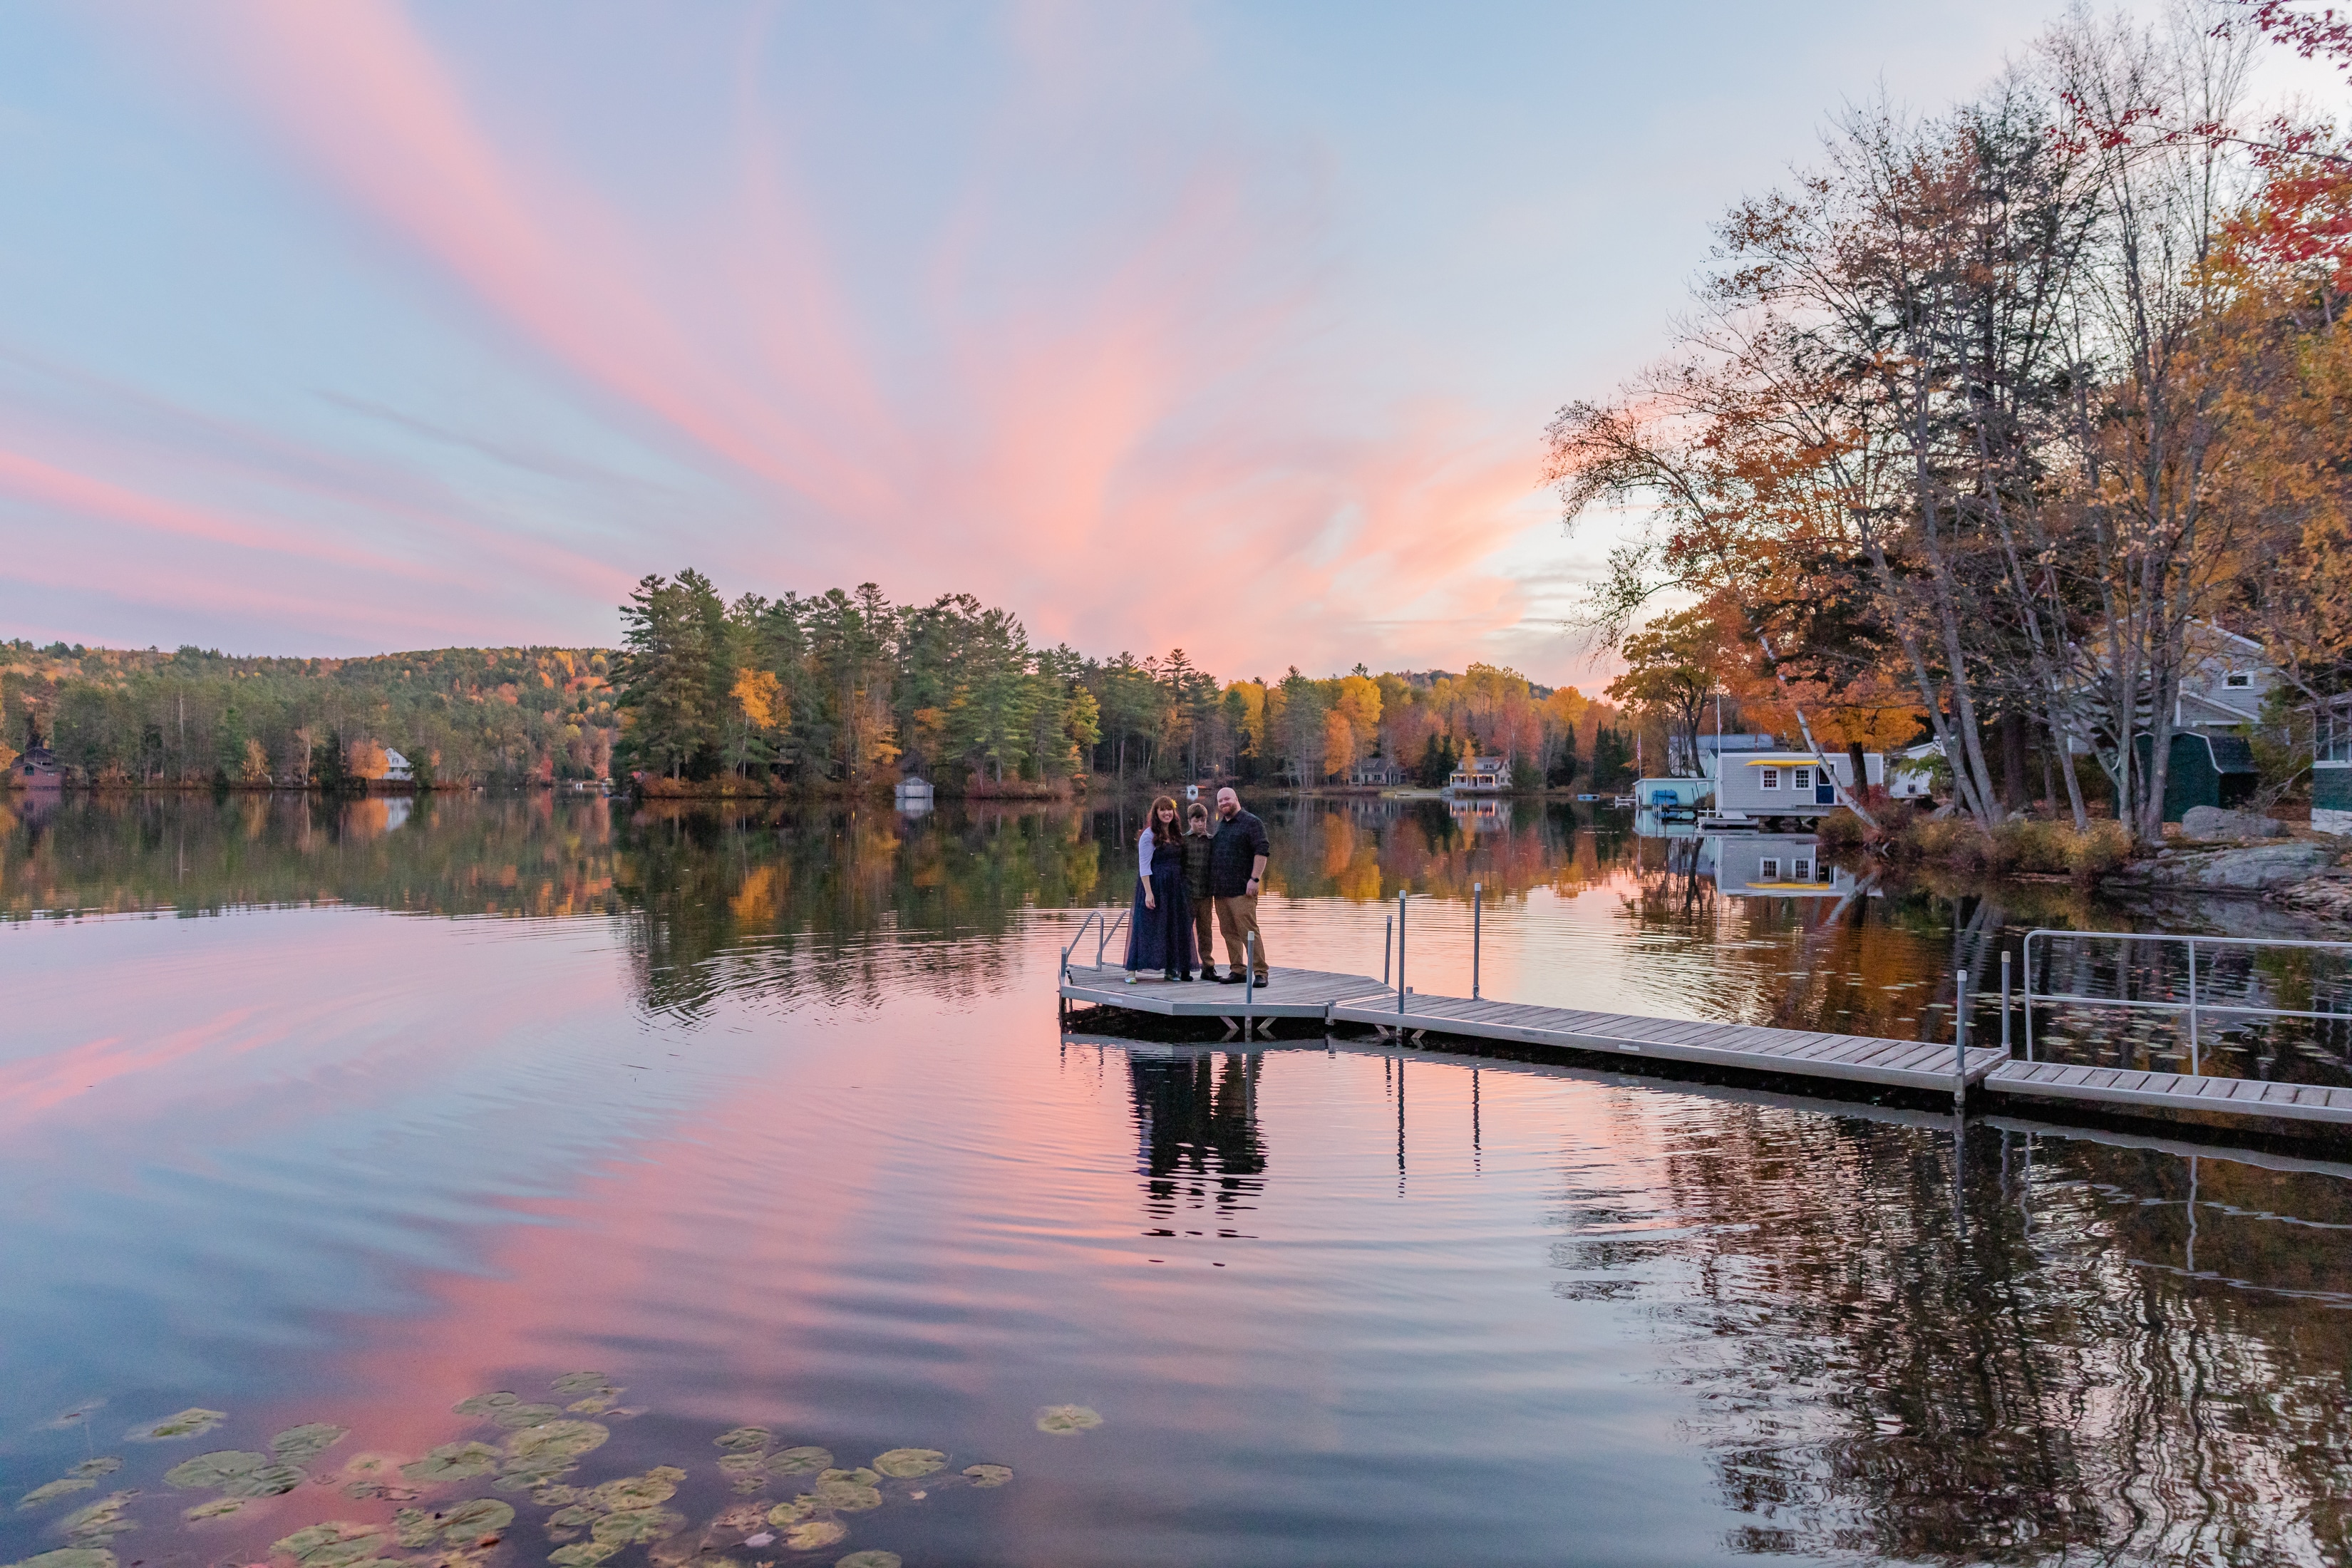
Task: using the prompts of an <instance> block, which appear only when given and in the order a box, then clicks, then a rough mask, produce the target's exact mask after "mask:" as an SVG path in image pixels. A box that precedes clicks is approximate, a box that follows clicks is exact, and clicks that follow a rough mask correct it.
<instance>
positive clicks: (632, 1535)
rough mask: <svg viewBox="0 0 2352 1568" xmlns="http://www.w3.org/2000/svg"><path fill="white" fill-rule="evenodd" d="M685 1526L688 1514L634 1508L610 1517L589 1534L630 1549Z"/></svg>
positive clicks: (599, 1522)
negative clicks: (631, 1546)
mask: <svg viewBox="0 0 2352 1568" xmlns="http://www.w3.org/2000/svg"><path fill="white" fill-rule="evenodd" d="M685 1523H686V1516H685V1515H684V1514H682V1513H672V1512H671V1511H670V1510H667V1509H666V1508H631V1509H623V1510H621V1511H620V1512H618V1513H608V1514H606V1515H605V1516H604V1518H602V1519H600V1520H598V1521H596V1522H595V1524H593V1526H591V1527H590V1529H589V1531H588V1533H589V1534H591V1535H593V1536H594V1537H595V1538H596V1539H597V1540H599V1541H605V1542H612V1543H613V1544H614V1545H616V1546H627V1545H630V1544H631V1543H633V1542H639V1541H659V1540H660V1539H661V1538H662V1537H663V1536H665V1535H667V1534H669V1533H670V1532H671V1531H674V1530H677V1528H679V1527H680V1526H681V1525H683V1524H685Z"/></svg>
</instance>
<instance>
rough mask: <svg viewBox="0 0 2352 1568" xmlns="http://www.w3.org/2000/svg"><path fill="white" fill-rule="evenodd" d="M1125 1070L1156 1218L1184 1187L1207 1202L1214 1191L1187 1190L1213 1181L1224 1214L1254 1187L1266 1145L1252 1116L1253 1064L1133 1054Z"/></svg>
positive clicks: (1207, 1056)
mask: <svg viewBox="0 0 2352 1568" xmlns="http://www.w3.org/2000/svg"><path fill="white" fill-rule="evenodd" d="M1128 1073H1129V1092H1130V1093H1131V1094H1132V1095H1133V1096H1134V1101H1135V1120H1136V1126H1137V1131H1139V1132H1140V1133H1141V1134H1142V1139H1143V1163H1144V1174H1145V1176H1146V1177H1147V1190H1148V1192H1149V1194H1150V1200H1151V1206H1152V1211H1153V1212H1154V1213H1155V1214H1160V1215H1165V1214H1167V1213H1168V1212H1170V1209H1171V1207H1172V1206H1173V1205H1176V1204H1178V1203H1179V1202H1181V1201H1182V1200H1183V1199H1184V1198H1185V1197H1186V1195H1187V1192H1186V1189H1187V1188H1188V1186H1189V1187H1191V1197H1192V1200H1193V1201H1194V1202H1200V1201H1203V1200H1205V1199H1207V1198H1208V1197H1209V1196H1210V1195H1211V1192H1212V1189H1209V1188H1207V1187H1206V1186H1204V1185H1202V1186H1193V1185H1192V1184H1193V1183H1196V1182H1198V1183H1205V1182H1207V1181H1210V1180H1213V1181H1214V1182H1215V1183H1216V1186H1215V1188H1214V1189H1213V1193H1214V1196H1215V1201H1216V1205H1217V1207H1218V1208H1219V1209H1221V1210H1222V1209H1228V1208H1230V1207H1231V1206H1232V1205H1233V1204H1234V1201H1235V1200H1236V1199H1237V1198H1240V1197H1242V1196H1244V1194H1254V1193H1255V1192H1256V1191H1257V1190H1258V1182H1257V1179H1256V1178H1258V1177H1260V1176H1262V1175H1263V1174H1264V1173H1265V1144H1264V1143H1263V1142H1260V1140H1259V1135H1258V1125H1257V1118H1256V1115H1255V1078H1256V1073H1257V1064H1256V1063H1255V1061H1254V1060H1253V1059H1252V1058H1247V1057H1243V1056H1226V1055H1221V1054H1215V1053H1211V1052H1206V1051H1202V1052H1198V1053H1194V1052H1186V1053H1184V1054H1182V1055H1180V1056H1176V1057H1173V1058H1145V1057H1141V1056H1130V1057H1129V1058H1128Z"/></svg>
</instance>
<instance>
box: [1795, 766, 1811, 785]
mask: <svg viewBox="0 0 2352 1568" xmlns="http://www.w3.org/2000/svg"><path fill="white" fill-rule="evenodd" d="M1789 787H1790V789H1811V788H1812V787H1813V770H1812V769H1811V768H1799V769H1798V770H1797V771H1796V772H1795V773H1792V774H1791V775H1790V779H1789Z"/></svg>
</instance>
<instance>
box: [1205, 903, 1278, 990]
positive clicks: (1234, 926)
mask: <svg viewBox="0 0 2352 1568" xmlns="http://www.w3.org/2000/svg"><path fill="white" fill-rule="evenodd" d="M1217 928H1218V929H1219V930H1220V931H1223V932H1224V933H1225V957H1226V959H1227V960H1228V961H1230V962H1231V963H1232V965H1233V973H1235V974H1239V973H1241V972H1242V971H1243V970H1244V969H1246V968H1248V967H1250V959H1249V954H1250V953H1251V952H1255V954H1256V956H1257V977H1258V978H1259V979H1260V980H1264V979H1265V973H1266V967H1267V966H1266V957H1265V937H1263V936H1261V935H1259V934H1258V929H1257V895H1256V894H1255V893H1244V894H1243V895H1242V896H1241V897H1239V898H1237V899H1219V900H1217ZM1244 942H1247V943H1248V944H1249V945H1248V947H1247V948H1244V946H1243V943H1244Z"/></svg>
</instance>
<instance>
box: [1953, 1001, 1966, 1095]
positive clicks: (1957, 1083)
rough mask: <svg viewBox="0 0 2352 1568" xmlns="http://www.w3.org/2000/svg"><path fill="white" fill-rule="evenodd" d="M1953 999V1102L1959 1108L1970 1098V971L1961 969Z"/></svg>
mask: <svg viewBox="0 0 2352 1568" xmlns="http://www.w3.org/2000/svg"><path fill="white" fill-rule="evenodd" d="M1952 999H1953V1001H1954V1003H1955V1004H1957V1005H1955V1006H1954V1007H1953V1009H1952V1104H1953V1106H1954V1107H1955V1108H1958V1107H1959V1106H1961V1105H1965V1104H1966V1103H1968V1098H1969V972H1968V971H1967V970H1965V969H1963V970H1961V971H1960V979H1959V986H1958V990H1957V991H1955V992H1954V994H1953V998H1952Z"/></svg>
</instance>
